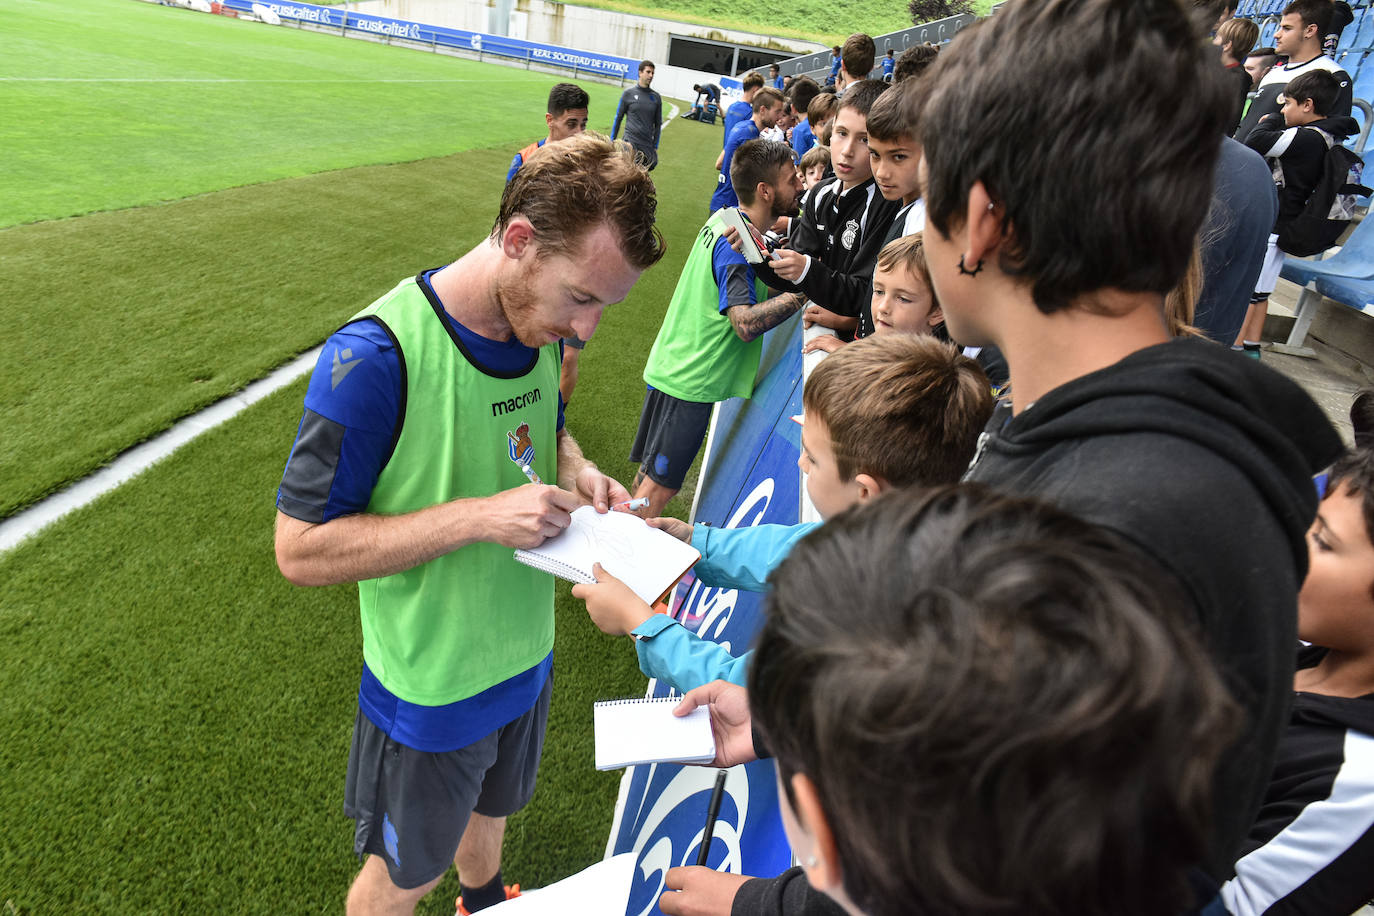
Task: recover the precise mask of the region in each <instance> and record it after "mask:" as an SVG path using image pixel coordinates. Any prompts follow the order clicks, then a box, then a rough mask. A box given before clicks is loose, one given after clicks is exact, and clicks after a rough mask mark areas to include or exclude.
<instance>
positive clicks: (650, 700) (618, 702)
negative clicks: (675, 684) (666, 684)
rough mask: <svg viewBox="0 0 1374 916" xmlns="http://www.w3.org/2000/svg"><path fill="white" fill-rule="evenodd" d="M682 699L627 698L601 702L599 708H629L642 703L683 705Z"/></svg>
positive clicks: (598, 704)
mask: <svg viewBox="0 0 1374 916" xmlns="http://www.w3.org/2000/svg"><path fill="white" fill-rule="evenodd" d="M681 702H682V697H627V698H626V699H623V700H600V701H598V702H597V703H596V705H597V706H629V705H632V704H633V705H638V704H641V703H681Z"/></svg>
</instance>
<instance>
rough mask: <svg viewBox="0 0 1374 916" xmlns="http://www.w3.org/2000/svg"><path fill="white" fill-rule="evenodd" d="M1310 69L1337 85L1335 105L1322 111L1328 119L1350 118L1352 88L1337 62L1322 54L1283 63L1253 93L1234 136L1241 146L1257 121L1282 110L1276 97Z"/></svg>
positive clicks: (1347, 74) (1269, 73)
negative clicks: (1320, 72)
mask: <svg viewBox="0 0 1374 916" xmlns="http://www.w3.org/2000/svg"><path fill="white" fill-rule="evenodd" d="M1309 70H1325V71H1327V72H1328V73H1330V74H1331V75H1332V76H1334V77H1335V78H1336V82H1337V83H1339V84H1340V87H1341V90H1340V94H1339V95H1337V96H1336V105H1335V107H1334V108H1333V109H1332V110H1331V111H1327V112H1323V114H1325V115H1326V116H1327V117H1330V118H1336V117H1349V116H1350V106H1351V105H1352V89H1351V85H1350V74H1349V73H1346V72H1345V71H1344V70H1343V69H1341V65H1340V64H1338V63H1336V62H1335V61H1334V60H1332V59H1331V58H1329V57H1327V56H1326V55H1325V54H1318V55H1317V56H1316V57H1314V58H1312V59H1311V60H1308V61H1303V62H1302V63H1300V64H1295V63H1291V62H1286V63H1282V64H1279V65H1278V66H1277V67H1275V68H1273V69H1272V70H1270V71H1269V72H1268V73H1266V74H1265V75H1264V79H1262V80H1260V84H1259V88H1258V89H1257V90H1256V91H1255V99H1254V101H1252V102H1251V103H1250V109H1249V110H1248V111H1246V112H1245V117H1244V119H1242V120H1241V122H1240V126H1239V127H1237V128H1236V132H1235V134H1233V135H1232V136H1234V137H1235V138H1236V139H1237V140H1239V141H1241V142H1242V143H1244V142H1245V141H1246V139H1247V138H1248V137H1249V136H1250V132H1251V131H1252V130H1254V129H1255V127H1256V126H1257V125H1258V124H1259V122H1260V119H1261V118H1263V117H1264V116H1265V115H1267V114H1275V113H1277V112H1279V111H1280V110H1281V109H1282V106H1281V105H1280V104H1279V98H1280V97H1282V95H1283V88H1284V87H1285V86H1287V85H1288V81H1289V80H1291V79H1292V78H1293V77H1295V76H1297V75H1299V74H1301V73H1306V72H1308V71H1309Z"/></svg>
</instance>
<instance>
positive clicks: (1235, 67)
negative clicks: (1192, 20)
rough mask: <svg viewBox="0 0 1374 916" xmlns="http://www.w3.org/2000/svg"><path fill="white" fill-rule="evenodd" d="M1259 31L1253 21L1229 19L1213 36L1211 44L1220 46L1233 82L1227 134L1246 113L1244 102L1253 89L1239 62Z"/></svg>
mask: <svg viewBox="0 0 1374 916" xmlns="http://www.w3.org/2000/svg"><path fill="white" fill-rule="evenodd" d="M1259 34H1260V33H1259V26H1258V25H1256V24H1255V23H1254V21H1253V20H1250V19H1228V20H1226V21H1225V22H1223V23H1222V24H1221V28H1219V29H1217V34H1216V37H1215V38H1213V39H1212V44H1214V45H1216V46H1217V47H1219V48H1221V63H1222V66H1224V67H1225V68H1226V70H1227V72H1228V73H1229V74H1230V75H1231V76H1232V78H1233V79H1234V80H1235V81H1236V92H1237V95H1236V108H1235V117H1233V118H1232V119H1231V120H1230V121H1228V122H1227V125H1228V132H1229V133H1234V132H1235V129H1236V128H1237V127H1239V126H1240V119H1241V117H1242V116H1244V114H1245V103H1246V102H1247V101H1248V96H1249V95H1250V93H1251V92H1253V91H1254V89H1255V82H1254V80H1252V79H1251V78H1250V73H1249V71H1247V70H1246V69H1245V67H1244V66H1242V65H1243V64H1244V63H1245V58H1246V57H1247V56H1249V54H1250V50H1251V49H1252V48H1254V46H1255V42H1256V41H1258V40H1259Z"/></svg>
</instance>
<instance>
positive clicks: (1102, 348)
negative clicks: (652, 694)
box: [920, 0, 1341, 878]
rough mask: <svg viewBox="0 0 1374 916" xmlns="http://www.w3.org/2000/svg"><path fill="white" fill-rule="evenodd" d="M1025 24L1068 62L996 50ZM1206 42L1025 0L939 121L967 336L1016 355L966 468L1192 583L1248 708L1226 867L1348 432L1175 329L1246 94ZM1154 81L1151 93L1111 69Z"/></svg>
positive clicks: (1225, 803) (946, 65)
mask: <svg viewBox="0 0 1374 916" xmlns="http://www.w3.org/2000/svg"><path fill="white" fill-rule="evenodd" d="M1013 40H1014V41H1015V42H1016V43H1018V44H1022V45H1026V46H1030V47H1035V48H1037V49H1038V51H1039V53H1038V54H1037V55H1035V56H1034V59H1049V60H1054V61H1058V62H1059V65H1058V66H1057V67H1056V68H1055V69H1054V71H1053V73H1052V74H1049V73H1046V72H1045V71H1044V70H1043V69H1042V68H1040V67H1038V66H1037V65H1036V64H1034V63H1033V60H1032V58H1030V57H1028V56H1026V55H1018V54H1005V53H998V49H999V48H1001V49H1005V47H1006V46H1007V43H1008V42H1011V41H1013ZM1084 46H1088V47H1093V48H1095V49H1097V50H1098V52H1099V53H1095V54H1094V55H1091V56H1084V55H1082V54H1081V53H1076V52H1075V51H1074V50H1073V49H1074V48H1079V49H1080V50H1081V48H1082V47H1084ZM1211 54H1212V52H1211V50H1210V47H1206V48H1205V46H1204V44H1203V38H1202V32H1201V30H1200V29H1199V27H1198V24H1197V23H1196V22H1194V21H1191V20H1190V17H1189V16H1188V15H1187V14H1186V13H1185V12H1184V11H1183V8H1182V6H1181V5H1180V4H1178V3H1177V2H1174V0H1137V2H1133V3H1119V2H1115V0H1077V2H1075V0H1038V2H1029V0H1018V2H1013V3H1009V4H1007V5H1006V6H1004V7H1002V8H1001V9H1000V10H999V12H998V14H997V16H995V17H992V18H990V19H988V20H986V21H985V22H983V23H981V24H980V25H979V27H978V28H977V29H972V30H970V31H969V32H968V33H966V34H964V35H961V36H960V38H959V40H957V41H955V42H954V43H952V44H951V46H950V48H949V50H948V51H946V52H943V53H941V55H940V61H939V63H938V64H937V65H936V79H937V82H936V85H935V88H934V90H933V92H932V94H931V97H930V99H929V101H928V102H927V106H926V109H925V112H924V114H923V116H922V118H921V121H920V130H921V133H922V137H921V140H922V144H923V147H924V150H925V161H926V178H927V180H926V183H925V201H926V219H927V224H926V232H925V246H926V257H927V261H928V263H929V265H930V271H931V280H932V282H933V284H934V287H935V290H936V293H937V294H938V296H939V299H940V302H941V305H942V306H943V307H944V312H945V320H946V323H947V325H948V327H949V331H950V334H951V336H952V337H954V338H955V339H956V340H959V341H960V342H962V343H965V344H969V345H975V346H976V345H983V344H993V345H996V346H998V347H999V348H1000V349H1001V351H1002V353H1003V355H1004V356H1005V357H1006V360H1007V363H1008V366H1009V368H1010V374H1011V397H1010V400H1009V401H1007V402H1004V403H1003V404H1002V405H1001V406H999V408H998V409H997V411H996V412H994V414H993V417H992V420H991V421H990V422H989V424H988V428H987V431H986V432H985V433H984V435H983V439H982V441H981V442H980V447H979V450H978V452H977V454H975V457H974V463H973V464H972V466H971V467H970V470H969V473H968V475H967V477H966V479H969V480H977V481H982V482H984V483H987V484H990V485H992V486H995V487H997V488H1000V489H1003V490H1006V491H1008V492H1013V493H1018V494H1021V495H1027V496H1036V497H1039V498H1041V499H1045V500H1047V501H1049V502H1052V503H1054V504H1056V505H1058V506H1060V507H1061V508H1064V509H1068V510H1069V511H1072V512H1075V513H1077V514H1079V515H1081V516H1082V517H1084V518H1085V519H1087V520H1089V521H1093V522H1096V523H1098V524H1101V525H1105V526H1106V527H1108V528H1112V529H1114V530H1116V531H1117V532H1119V533H1120V534H1122V535H1124V536H1125V537H1127V538H1128V539H1130V540H1132V541H1134V542H1136V543H1137V544H1138V545H1139V546H1140V547H1141V548H1142V549H1144V551H1145V552H1146V553H1148V554H1150V555H1151V556H1152V557H1153V558H1154V559H1155V560H1156V562H1158V563H1159V565H1160V567H1161V568H1162V570H1163V571H1164V573H1166V574H1168V575H1170V576H1171V577H1172V578H1173V579H1174V580H1175V581H1176V582H1177V583H1178V584H1179V585H1181V586H1182V588H1183V591H1184V593H1185V594H1186V595H1187V596H1188V597H1189V598H1190V599H1191V603H1192V605H1193V610H1194V612H1195V617H1196V620H1197V623H1198V626H1199V628H1200V630H1201V632H1202V634H1203V637H1204V640H1205V642H1206V645H1207V647H1208V649H1209V650H1210V652H1211V654H1212V657H1213V659H1214V660H1215V661H1216V663H1217V665H1218V667H1219V669H1220V670H1221V672H1222V674H1223V676H1224V677H1225V679H1226V682H1227V684H1228V686H1229V687H1230V688H1231V690H1232V692H1233V694H1234V695H1235V697H1236V699H1237V700H1238V701H1239V702H1240V704H1241V706H1242V707H1243V708H1244V710H1245V721H1244V722H1243V723H1241V732H1240V737H1239V739H1238V740H1237V742H1236V744H1235V745H1234V746H1233V747H1232V749H1231V750H1230V751H1229V752H1228V754H1227V755H1226V757H1225V758H1224V759H1223V761H1222V767H1221V771H1220V774H1219V779H1218V786H1217V805H1216V818H1215V824H1216V830H1215V832H1214V835H1213V838H1212V840H1213V842H1212V849H1211V856H1210V861H1209V862H1208V863H1207V864H1208V865H1209V866H1210V868H1211V870H1212V873H1213V875H1214V876H1215V877H1218V878H1225V877H1227V876H1228V873H1229V867H1230V865H1231V863H1232V862H1234V855H1233V854H1234V852H1235V851H1236V849H1237V848H1238V847H1239V844H1240V842H1241V841H1242V840H1243V838H1244V837H1245V834H1246V831H1247V830H1248V829H1249V826H1250V824H1251V823H1253V816H1254V812H1255V811H1256V810H1257V808H1258V806H1259V803H1260V799H1261V798H1262V797H1263V794H1264V787H1265V785H1266V783H1267V782H1268V778H1269V773H1270V768H1271V765H1272V763H1273V759H1274V756H1273V755H1274V748H1275V746H1276V744H1277V741H1278V737H1279V734H1280V733H1281V731H1282V729H1283V725H1284V721H1285V714H1286V711H1287V705H1288V701H1289V692H1290V690H1291V685H1292V678H1293V654H1292V647H1293V641H1294V637H1295V632H1296V621H1295V613H1296V605H1297V592H1298V586H1299V584H1300V583H1301V582H1302V578H1303V575H1304V574H1305V573H1306V571H1307V547H1306V544H1305V535H1306V531H1307V526H1308V525H1309V524H1310V523H1311V521H1312V518H1313V516H1314V515H1315V512H1316V502H1317V499H1316V492H1315V489H1314V487H1313V486H1312V481H1311V478H1312V476H1313V475H1314V474H1316V473H1317V472H1319V471H1320V470H1322V469H1323V468H1324V467H1326V466H1327V465H1328V464H1330V463H1331V462H1332V461H1333V460H1334V459H1335V458H1336V457H1337V456H1338V455H1339V454H1340V452H1341V442H1340V439H1339V437H1338V436H1337V435H1336V432H1335V430H1333V429H1332V427H1331V424H1330V423H1329V421H1327V419H1326V417H1325V416H1324V415H1323V413H1322V411H1321V409H1320V408H1319V407H1317V405H1316V404H1315V403H1313V401H1312V399H1311V398H1310V397H1308V396H1307V394H1306V393H1304V392H1303V390H1302V389H1301V388H1300V387H1298V385H1296V384H1295V383H1293V382H1292V381H1290V380H1289V379H1287V378H1285V377H1283V376H1281V375H1279V374H1278V373H1276V372H1271V371H1268V370H1267V369H1265V368H1264V367H1262V366H1261V365H1259V364H1258V363H1255V362H1252V361H1250V360H1246V359H1242V358H1238V357H1237V356H1236V355H1235V354H1233V353H1230V352H1228V351H1227V350H1225V349H1224V348H1221V347H1218V346H1216V345H1215V344H1213V343H1211V342H1210V341H1205V340H1199V339H1179V340H1172V341H1171V340H1170V338H1169V335H1168V331H1167V330H1166V327H1165V322H1164V319H1163V300H1164V296H1165V295H1166V294H1167V293H1168V292H1169V291H1170V290H1171V289H1173V288H1174V287H1175V286H1176V285H1177V284H1178V282H1179V280H1180V279H1181V278H1182V277H1183V275H1184V273H1185V271H1186V269H1187V266H1188V262H1189V259H1190V257H1191V256H1192V252H1193V248H1194V245H1195V239H1196V237H1197V232H1198V229H1199V227H1200V226H1201V224H1202V220H1203V217H1204V216H1205V215H1206V210H1207V206H1208V202H1209V199H1210V188H1211V183H1212V177H1213V171H1214V169H1215V166H1216V160H1217V155H1218V150H1219V149H1220V140H1221V135H1222V131H1223V129H1224V124H1225V121H1226V118H1227V115H1228V113H1229V106H1230V86H1229V85H1228V84H1227V83H1226V80H1225V75H1224V74H1223V73H1221V72H1219V71H1218V70H1217V68H1216V67H1215V66H1214V64H1213V61H1212V60H1211ZM1103 67H1106V70H1103V69H1102V68H1103ZM1147 82H1148V83H1149V84H1150V86H1151V93H1150V95H1151V98H1150V101H1149V104H1148V105H1143V106H1140V107H1134V106H1125V107H1123V106H1121V105H1120V104H1119V103H1118V100H1116V99H1115V98H1114V97H1113V94H1112V93H1110V92H1105V91H1102V90H1101V88H1100V87H1103V86H1120V85H1143V84H1145V83H1147ZM1164 135H1168V136H1170V137H1171V140H1170V142H1168V143H1159V142H1158V138H1159V137H1160V136H1164ZM1186 752H1187V749H1186V748H1180V753H1186Z"/></svg>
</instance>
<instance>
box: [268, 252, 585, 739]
mask: <svg viewBox="0 0 1374 916" xmlns="http://www.w3.org/2000/svg"><path fill="white" fill-rule="evenodd" d="M433 273H434V271H433V270H429V271H425V272H424V273H423V274H421V275H420V277H419V282H420V283H423V284H424V285H425V286H426V287H428V286H429V278H430V276H431V275H432V274H433ZM430 292H431V293H432V292H433V290H432V288H431V289H430ZM446 317H447V318H448V321H449V323H450V325H451V326H452V327H453V329H454V331H455V333H457V335H458V337H459V339H461V340H462V341H463V345H464V346H465V347H467V350H468V353H469V354H471V356H472V358H473V359H474V360H475V361H476V362H477V363H479V364H480V365H481V366H482V367H483V368H484V369H487V370H488V371H491V372H493V373H502V372H515V371H519V370H520V369H523V368H524V367H526V366H528V365H530V362H531V360H532V359H533V357H534V350H533V349H532V348H530V347H527V346H525V345H524V344H522V343H520V341H518V340H516V339H514V338H512V339H511V340H507V341H501V340H491V339H490V338H487V337H483V336H482V335H480V334H477V333H475V332H473V331H471V330H469V329H468V328H466V327H465V326H463V325H462V324H460V323H459V322H457V321H455V320H454V319H453V318H452V317H451V316H446ZM404 384H405V382H404V378H403V376H402V372H401V360H400V356H399V354H398V353H397V352H396V347H395V345H394V344H393V343H392V340H391V337H390V336H389V335H388V334H387V332H386V331H385V330H384V329H383V328H382V325H381V324H379V323H378V322H376V321H374V320H372V319H364V320H361V321H355V322H352V323H350V324H347V325H345V326H344V327H342V328H340V329H339V330H338V331H335V332H334V333H333V334H332V335H330V337H329V339H328V340H327V341H325V345H324V350H323V351H322V352H321V353H320V358H319V361H318V362H317V363H316V364H315V370H314V372H313V373H312V374H311V376H310V384H309V387H308V388H307V389H306V394H305V410H304V412H303V414H302V417H301V422H300V426H299V428H298V429H297V432H296V441H295V444H294V445H293V446H292V448H291V456H290V458H288V459H287V462H286V470H285V472H284V473H283V474H282V483H281V487H280V488H279V489H278V490H277V508H278V509H280V510H281V511H282V512H283V513H284V514H286V515H289V516H291V517H292V518H296V519H300V520H302V521H306V522H310V523H312V524H323V523H324V522H327V521H330V520H332V519H336V518H338V517H340V516H342V515H351V514H355V513H358V512H362V511H364V510H365V509H366V508H367V504H368V502H369V501H370V500H371V498H372V490H373V488H374V487H375V486H376V484H377V478H378V476H379V475H380V474H381V472H382V468H383V467H385V466H386V462H387V460H388V459H389V458H390V457H391V450H392V448H393V446H394V444H395V437H396V435H397V433H398V430H397V426H396V424H397V420H398V419H400V405H401V401H402V396H403V391H404ZM558 428H559V429H562V428H563V399H562V396H561V395H560V397H559V399H558ZM552 666H553V656H552V653H550V655H549V656H547V657H546V658H545V659H544V660H543V661H541V662H540V663H539V664H538V665H536V666H534V667H533V668H530V669H529V670H527V671H524V672H521V673H520V674H517V675H515V676H514V677H511V678H508V679H507V680H505V681H502V682H501V683H499V684H495V685H493V686H491V687H489V688H487V689H486V690H484V691H482V692H481V693H479V694H477V695H475V696H471V697H468V698H467V699H464V700H459V701H458V702H456V703H450V704H448V705H446V706H420V705H417V704H414V703H408V702H406V701H405V700H402V699H400V698H399V697H397V696H395V695H393V694H392V693H391V692H390V691H388V690H387V689H386V688H385V687H383V686H382V685H381V682H380V681H378V680H377V678H376V677H375V676H374V675H373V674H372V672H371V671H369V670H368V669H367V666H366V665H364V666H363V673H362V679H361V683H360V685H359V691H358V705H359V707H360V708H361V709H362V711H363V713H364V714H365V715H366V716H367V717H368V718H369V719H370V720H371V721H372V722H373V724H375V725H376V726H377V727H378V728H380V729H382V731H384V732H385V733H386V734H387V735H388V736H389V737H391V738H392V739H393V740H395V741H399V742H400V743H402V744H405V745H407V746H408V747H413V748H416V749H417V750H422V751H430V752H441V751H451V750H456V749H458V748H460V747H466V746H467V745H469V744H472V743H473V742H474V741H477V740H478V739H480V738H482V737H484V736H485V735H487V734H490V733H491V732H492V731H494V730H496V729H497V728H500V727H501V726H502V725H505V724H506V723H508V722H511V721H513V720H515V719H516V718H518V717H519V716H520V715H522V714H523V713H524V712H525V711H526V710H528V709H529V708H530V707H531V706H533V705H534V702H535V700H537V699H538V698H539V693H540V691H541V690H542V689H543V686H544V682H545V681H546V680H547V679H548V676H549V672H550V670H551V669H552Z"/></svg>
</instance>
